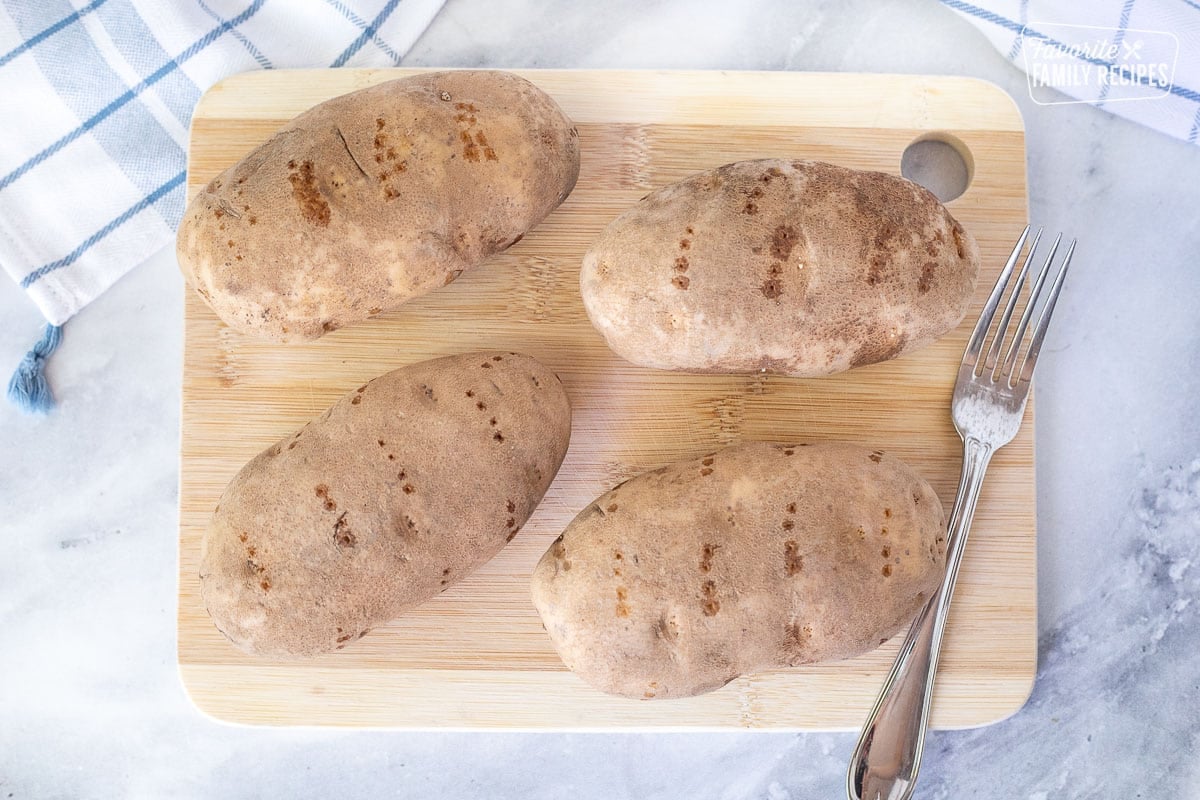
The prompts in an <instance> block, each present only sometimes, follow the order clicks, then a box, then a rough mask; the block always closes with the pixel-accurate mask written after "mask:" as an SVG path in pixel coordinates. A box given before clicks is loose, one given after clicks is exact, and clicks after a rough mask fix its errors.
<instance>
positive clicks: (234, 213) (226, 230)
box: [176, 71, 579, 341]
mask: <svg viewBox="0 0 1200 800" xmlns="http://www.w3.org/2000/svg"><path fill="white" fill-rule="evenodd" d="M578 175H579V140H578V133H577V131H576V130H575V127H574V126H573V125H572V123H571V121H570V120H569V119H568V118H567V117H566V115H564V114H563V112H562V109H560V108H559V107H558V105H557V104H556V103H555V102H554V101H553V100H552V99H551V98H550V97H549V96H548V95H546V94H545V93H543V92H542V91H541V90H540V89H538V88H537V87H536V86H534V85H533V84H531V83H529V82H528V81H526V80H525V79H523V78H519V77H517V76H516V75H512V74H510V73H506V72H489V71H456V72H431V73H426V74H423V75H417V76H415V77H410V78H401V79H399V80H394V81H389V82H387V83H381V84H378V85H376V86H371V87H369V88H366V89H362V90H360V91H357V92H352V93H350V94H346V95H343V96H341V97H335V98H333V99H332V100H328V101H326V102H324V103H321V104H320V105H317V106H315V107H314V108H312V109H310V110H309V111H306V112H305V113H303V114H301V115H300V116H298V117H297V118H296V119H294V120H293V121H292V122H291V123H289V124H288V125H286V126H284V127H283V128H282V129H281V130H280V131H279V132H278V133H276V134H275V135H274V136H272V137H271V138H270V139H269V140H268V141H266V142H265V143H264V144H262V145H261V146H259V147H258V148H256V149H255V150H254V151H253V152H251V153H250V154H249V155H247V156H246V157H245V158H243V159H242V160H241V161H239V162H238V163H237V164H235V165H233V166H232V167H230V168H229V169H227V170H225V171H224V172H222V173H221V174H220V175H219V176H218V177H217V178H215V179H214V180H213V181H212V182H211V183H209V184H208V185H207V186H206V187H205V188H204V189H202V190H201V191H200V193H199V194H198V195H197V196H196V197H195V199H193V200H192V202H191V204H190V206H189V207H188V209H187V212H186V213H185V215H184V218H183V222H182V224H181V225H180V227H179V235H178V238H177V241H176V247H177V252H178V256H179V264H180V266H181V268H182V269H183V272H184V275H185V276H186V277H187V279H188V281H189V283H191V284H192V286H194V287H195V289H196V291H197V292H199V293H200V295H201V296H202V297H204V299H205V300H206V301H207V302H208V304H209V305H210V306H212V308H213V310H214V311H215V312H216V313H217V315H218V316H220V317H221V319H222V320H224V321H225V322H226V323H227V324H228V325H230V326H231V327H234V328H237V329H240V330H242V331H244V332H246V333H249V334H253V335H255V336H258V337H260V338H265V339H269V340H274V341H296V340H304V339H315V338H317V337H319V336H321V335H322V334H324V333H326V332H327V331H331V330H333V329H335V328H338V327H341V326H343V325H348V324H350V323H353V322H357V321H359V320H363V319H366V318H367V317H370V316H373V315H375V314H378V313H380V312H381V311H384V310H387V309H391V308H395V307H396V306H398V305H400V304H401V303H404V302H405V301H406V300H409V299H411V298H414V297H417V296H419V295H423V294H426V293H428V292H430V291H432V290H433V289H436V288H438V287H440V286H443V285H445V284H447V283H450V282H451V281H453V280H454V279H455V278H457V277H458V276H459V274H460V273H462V272H463V271H464V270H466V269H469V268H471V267H473V266H475V265H476V264H479V263H480V262H481V261H483V260H484V259H486V258H487V257H488V256H490V255H492V254H493V253H498V252H500V251H501V250H504V249H505V248H507V247H508V246H510V245H512V244H513V243H514V242H516V241H518V240H519V239H520V238H521V237H522V236H523V235H524V234H525V233H526V232H528V231H529V230H530V229H531V228H533V227H534V226H535V225H537V224H538V223H539V222H540V221H541V220H542V219H543V218H544V217H545V216H546V215H547V214H549V213H550V212H551V211H552V210H554V209H555V208H556V207H557V206H558V205H559V204H560V203H561V202H562V201H563V200H564V199H565V198H566V197H567V195H568V194H570V192H571V189H572V188H574V186H575V179H576V177H577V176H578Z"/></svg>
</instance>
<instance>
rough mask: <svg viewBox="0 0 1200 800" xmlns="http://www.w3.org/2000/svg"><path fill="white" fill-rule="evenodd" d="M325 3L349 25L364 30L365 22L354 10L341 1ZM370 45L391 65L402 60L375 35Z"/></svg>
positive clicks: (372, 35)
mask: <svg viewBox="0 0 1200 800" xmlns="http://www.w3.org/2000/svg"><path fill="white" fill-rule="evenodd" d="M325 2H326V4H328V5H330V6H332V7H333V8H334V9H336V10H337V11H338V13H340V14H341V15H342V16H343V17H345V18H346V19H347V20H349V21H350V22H351V23H353V24H354V25H357V26H358V29H359V30H365V29H366V27H367V21H366V20H365V19H363V18H362V17H360V16H359V15H358V14H355V13H354V10H353V9H351V8H348V7H347V6H346V4H345V3H343V2H342V0H325ZM371 44H373V45H375V46H376V47H378V48H379V49H380V50H381V51H382V52H383V54H384V55H385V56H387V57H388V58H390V59H391V60H392V63H393V64H399V63H400V61H401V59H402V58H403V56H401V55H400V54H399V53H397V52H396V51H395V50H393V49H392V46H391V45H390V44H388V43H387V42H385V41H384V40H383V39H382V38H381V37H380V36H379V34H377V33H373V34H371Z"/></svg>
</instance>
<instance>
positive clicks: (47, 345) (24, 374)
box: [8, 325, 62, 414]
mask: <svg viewBox="0 0 1200 800" xmlns="http://www.w3.org/2000/svg"><path fill="white" fill-rule="evenodd" d="M61 341H62V326H61V325H47V326H46V331H45V333H43V334H42V338H41V340H40V341H38V343H37V344H35V345H34V346H33V349H32V350H30V351H29V352H28V353H26V354H25V357H24V358H23V359H21V363H20V365H18V366H17V371H16V372H14V373H13V376H12V380H10V381H9V382H8V399H9V400H11V401H12V402H14V403H16V404H17V405H18V406H19V407H20V408H21V410H22V411H24V412H25V413H26V414H45V413H47V412H48V411H49V410H50V409H52V408H54V395H53V394H51V393H50V384H48V383H47V382H46V359H48V358H49V357H50V354H51V353H53V352H54V351H55V350H57V349H58V344H59V342H61Z"/></svg>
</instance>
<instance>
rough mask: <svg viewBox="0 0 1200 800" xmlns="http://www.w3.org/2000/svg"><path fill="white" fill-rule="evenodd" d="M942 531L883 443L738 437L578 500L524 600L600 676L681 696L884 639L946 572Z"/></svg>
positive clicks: (644, 692) (620, 688)
mask: <svg viewBox="0 0 1200 800" xmlns="http://www.w3.org/2000/svg"><path fill="white" fill-rule="evenodd" d="M944 535H945V519H944V517H943V513H942V506H941V503H940V502H939V501H938V497H937V495H936V494H934V492H933V490H932V489H931V488H930V487H929V485H928V484H927V483H925V481H923V480H922V479H921V478H920V477H919V476H918V475H917V474H916V473H914V472H913V471H912V470H911V469H909V468H908V467H907V466H905V465H904V464H903V463H901V462H900V461H898V460H897V459H895V458H893V457H892V456H889V455H886V454H885V453H883V452H881V451H879V450H875V451H872V450H867V449H864V448H862V447H859V446H857V445H852V444H843V443H828V444H814V445H811V446H806V445H803V444H801V445H791V444H767V443H751V444H740V445H735V446H732V447H727V448H725V449H724V450H720V451H718V452H716V453H712V454H710V455H707V456H704V457H703V458H697V459H693V460H691V461H683V462H679V463H676V464H671V465H669V466H666V467H662V468H660V469H657V470H654V471H653V472H648V473H646V474H643V475H640V476H638V477H636V478H633V479H632V480H629V481H626V482H625V483H623V484H621V485H620V486H618V487H617V488H615V489H613V490H612V491H610V492H608V493H607V494H605V495H603V496H602V497H600V498H599V499H598V500H596V501H595V502H594V503H592V504H591V505H590V506H588V507H587V508H585V509H584V510H583V511H582V512H581V513H580V514H579V516H577V517H576V518H575V519H574V521H572V522H571V524H570V525H569V526H568V527H567V529H566V531H565V532H564V533H563V535H562V536H560V537H559V538H558V539H557V540H556V541H555V542H554V544H553V545H552V546H551V547H550V549H549V550H548V551H547V552H546V554H545V555H544V556H542V559H541V560H540V561H539V562H538V565H537V567H536V568H535V569H534V573H533V602H534V605H535V606H536V607H537V610H538V613H539V614H540V615H541V618H542V622H543V624H544V625H545V627H546V630H547V631H548V632H549V634H550V638H551V639H552V640H553V642H554V647H555V648H556V649H557V650H558V653H559V655H560V656H561V657H562V660H563V662H564V663H565V664H566V665H567V666H568V667H569V668H570V669H571V670H573V671H574V672H576V673H577V674H578V675H579V677H581V678H582V679H583V680H584V681H586V682H587V683H589V684H591V685H592V686H594V687H595V688H597V689H600V690H602V691H605V692H611V693H613V694H618V695H624V696H626V697H634V698H647V699H648V698H671V697H687V696H690V695H696V694H701V693H703V692H708V691H711V690H713V689H717V688H719V687H721V686H724V685H725V684H726V683H728V682H729V681H731V680H733V679H734V678H736V677H738V676H739V675H746V674H749V673H753V672H758V671H761V670H768V669H775V668H779V667H788V666H795V665H798V664H806V663H809V662H813V661H826V660H831V659H841V658H848V657H850V656H854V655H858V654H860V653H864V652H866V651H868V650H871V649H873V648H875V647H877V646H879V645H880V644H881V643H883V642H885V641H887V639H888V638H889V637H891V636H892V635H893V634H894V633H896V632H897V631H898V630H899V629H900V628H901V627H902V626H903V625H905V624H906V623H907V622H909V621H910V620H911V619H912V618H913V617H914V616H916V613H917V611H918V610H920V608H921V606H922V605H923V604H924V603H925V601H926V599H927V598H928V597H929V596H930V595H931V594H932V592H933V591H934V589H935V588H936V587H937V585H938V582H939V581H940V580H941V577H942V572H943V569H944V565H945V544H944V542H945V539H944Z"/></svg>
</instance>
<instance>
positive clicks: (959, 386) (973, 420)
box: [846, 227, 1075, 800]
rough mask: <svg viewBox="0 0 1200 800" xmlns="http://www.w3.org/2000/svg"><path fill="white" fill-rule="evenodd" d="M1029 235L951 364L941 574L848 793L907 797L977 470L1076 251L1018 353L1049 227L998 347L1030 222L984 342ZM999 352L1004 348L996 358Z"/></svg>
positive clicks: (878, 710)
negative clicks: (949, 495)
mask: <svg viewBox="0 0 1200 800" xmlns="http://www.w3.org/2000/svg"><path fill="white" fill-rule="evenodd" d="M1028 236H1029V228H1028V227H1026V228H1025V230H1024V232H1022V233H1021V238H1020V239H1018V240H1017V246H1016V247H1014V248H1013V251H1012V255H1010V256H1009V257H1008V262H1007V263H1006V264H1005V265H1004V270H1003V271H1002V272H1001V273H1000V278H999V280H997V281H996V288H994V289H993V290H992V294H991V296H990V297H988V301H987V304H986V305H985V306H984V308H983V314H982V315H980V318H979V322H978V323H977V324H976V325H975V332H974V333H973V334H971V340H970V342H969V343H968V344H967V350H966V352H965V353H964V354H963V359H962V364H961V366H959V368H958V380H957V381H956V382H955V384H954V397H953V400H952V402H951V413H952V416H953V418H954V427H955V428H956V429H957V430H958V434H959V436H961V437H962V440H963V462H962V475H961V477H960V478H959V484H958V495H957V497H955V499H954V509H953V511H952V512H951V514H950V522H949V525H948V540H947V555H946V574H945V577H944V578H943V579H942V584H941V586H939V587H938V589H937V591H936V592H934V594H933V597H931V598H929V602H928V603H926V605H925V607H924V608H923V609H922V610H921V613H920V615H919V616H918V617H917V619H916V621H915V622H914V623H913V625H912V628H910V629H909V631H908V636H906V637H905V639H904V644H903V645H901V647H900V654H899V655H898V656H897V657H896V663H895V664H894V665H892V671H891V673H890V674H889V675H888V678H887V681H886V682H885V683H884V685H883V689H882V691H881V692H880V693H879V699H878V700H876V701H875V707H874V708H873V709H871V714H870V716H868V717H867V722H866V724H865V725H864V727H863V731H862V736H861V737H860V738H859V740H858V745H857V746H856V747H855V748H854V755H853V757H852V758H851V760H850V771H849V774H848V775H847V776H846V794H847V796H848V797H849V798H850V800H907V798H909V797H911V796H912V792H913V787H914V786H915V785H916V779H917V771H918V770H919V769H920V767H921V750H922V748H923V746H924V743H925V728H926V725H927V724H928V720H929V706H930V700H931V698H932V696H933V680H934V673H935V672H936V671H937V661H938V652H939V650H940V649H941V643H942V630H943V628H944V627H945V625H946V617H947V616H948V614H949V611H950V597H951V595H952V594H953V592H954V581H955V579H956V578H957V577H958V567H959V564H960V562H961V561H962V554H963V549H964V546H965V545H966V543H967V533H968V531H969V530H970V527H971V519H972V518H973V517H974V516H975V503H976V501H977V500H978V499H979V490H980V488H981V487H982V486H983V474H984V472H985V471H986V470H987V466H988V462H989V461H990V460H991V457H992V453H993V452H995V451H996V450H997V449H998V448H1000V447H1003V446H1004V445H1006V444H1008V443H1009V442H1011V441H1012V440H1013V437H1015V436H1016V435H1017V430H1018V429H1019V428H1020V427H1021V416H1022V414H1023V413H1024V411H1025V402H1026V401H1027V400H1028V399H1029V383H1030V380H1031V379H1032V378H1033V368H1034V367H1035V366H1036V365H1037V359H1038V353H1040V352H1041V349H1042V341H1043V340H1044V339H1045V337H1046V328H1047V327H1048V326H1049V324H1050V315H1051V314H1053V313H1054V304H1055V302H1056V301H1057V300H1058V293H1059V291H1060V290H1061V289H1062V283H1063V278H1064V277H1065V276H1066V274H1067V267H1068V266H1069V265H1070V263H1071V255H1072V254H1073V253H1074V252H1075V242H1074V241H1072V242H1071V245H1070V247H1068V248H1067V253H1066V256H1065V257H1064V258H1063V261H1062V265H1061V266H1060V267H1059V268H1058V272H1057V274H1056V275H1055V277H1054V281H1053V284H1052V286H1051V287H1050V290H1049V292H1048V293H1047V294H1046V296H1045V299H1044V300H1043V301H1042V302H1041V311H1040V314H1039V315H1038V319H1037V323H1036V325H1035V326H1034V328H1033V338H1032V339H1031V340H1030V341H1029V346H1028V348H1027V349H1026V350H1025V352H1024V355H1023V357H1022V353H1021V345H1022V341H1023V339H1024V337H1025V334H1026V332H1027V331H1028V330H1029V325H1030V321H1031V320H1032V319H1033V315H1034V312H1035V307H1036V306H1038V304H1039V303H1038V301H1039V299H1041V296H1042V294H1043V289H1044V286H1045V283H1046V278H1047V276H1048V275H1049V274H1050V272H1051V267H1052V265H1053V262H1054V254H1055V253H1056V252H1057V251H1058V245H1059V242H1060V241H1061V240H1062V234H1059V235H1058V236H1057V237H1055V239H1054V244H1053V245H1051V247H1050V253H1049V255H1047V256H1046V262H1045V264H1044V265H1043V266H1042V268H1041V269H1040V270H1039V271H1038V274H1037V278H1036V280H1035V281H1034V283H1033V287H1032V289H1030V291H1029V300H1028V301H1027V303H1026V305H1025V310H1024V311H1023V312H1022V313H1021V317H1020V321H1019V322H1018V323H1017V328H1016V330H1015V331H1014V332H1013V334H1012V337H1011V339H1010V340H1009V345H1008V349H1007V350H1004V343H1005V339H1006V338H1008V337H1007V334H1008V326H1009V323H1010V322H1011V321H1012V317H1013V312H1014V311H1015V309H1016V306H1017V303H1018V300H1019V298H1020V295H1021V289H1022V287H1023V286H1024V284H1025V279H1026V277H1027V276H1028V274H1029V266H1030V264H1031V263H1032V262H1033V254H1034V251H1035V250H1036V249H1037V246H1038V242H1039V241H1040V240H1041V236H1042V232H1041V230H1040V229H1039V230H1038V232H1037V234H1036V235H1035V236H1034V237H1033V243H1032V244H1031V245H1030V248H1029V254H1028V255H1027V256H1026V257H1025V261H1024V263H1023V264H1022V266H1021V270H1020V272H1019V274H1018V275H1017V279H1016V282H1015V284H1014V285H1013V289H1012V292H1011V293H1010V295H1009V299H1008V302H1007V304H1006V305H1005V306H1004V311H1003V313H1002V314H1001V316H1000V321H999V322H998V323H997V324H996V332H995V334H993V337H992V340H991V343H990V344H989V345H988V346H987V349H986V351H985V350H984V345H985V343H986V342H987V338H988V330H989V329H990V328H991V327H992V321H993V318H994V317H995V316H996V309H997V308H999V306H1000V300H1001V299H1002V298H1003V296H1004V293H1005V291H1006V289H1007V288H1008V285H1009V282H1010V280H1011V278H1012V273H1013V269H1014V268H1015V266H1016V264H1017V261H1019V260H1020V257H1021V250H1022V249H1023V248H1024V246H1025V240H1026V239H1027V238H1028ZM1001 352H1004V356H1003V358H1001V356H1000V354H1001ZM981 354H982V358H981V357H980V356H981ZM1018 365H1019V366H1018Z"/></svg>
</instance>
